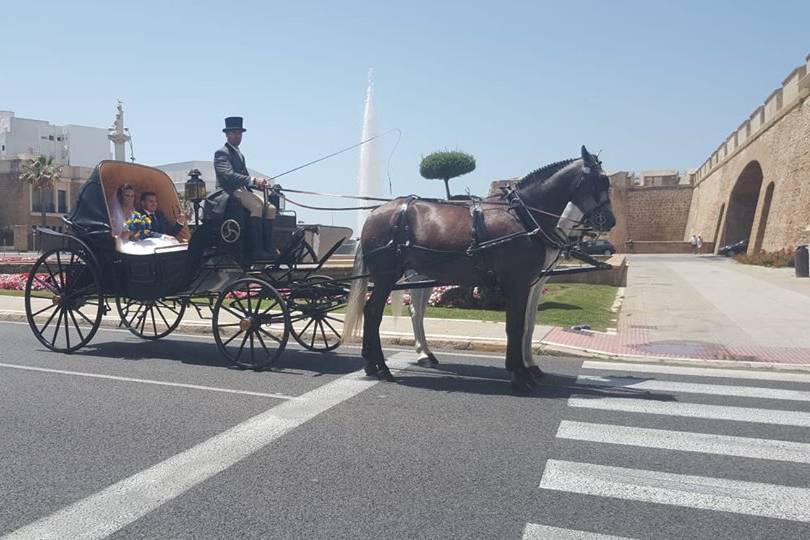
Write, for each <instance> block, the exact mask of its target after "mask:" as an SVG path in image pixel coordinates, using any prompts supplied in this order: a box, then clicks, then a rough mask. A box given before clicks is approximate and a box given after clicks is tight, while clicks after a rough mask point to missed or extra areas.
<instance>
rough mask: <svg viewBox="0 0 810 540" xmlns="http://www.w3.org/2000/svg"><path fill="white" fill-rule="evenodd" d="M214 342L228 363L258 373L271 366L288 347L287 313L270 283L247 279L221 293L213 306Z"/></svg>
mask: <svg viewBox="0 0 810 540" xmlns="http://www.w3.org/2000/svg"><path fill="white" fill-rule="evenodd" d="M213 327H214V339H215V340H216V342H217V346H218V347H219V350H220V352H221V353H222V355H223V356H225V358H227V359H228V360H229V361H230V362H231V363H233V364H235V365H237V366H239V367H241V368H249V369H255V370H257V371H258V370H261V369H264V368H267V367H270V366H271V365H272V364H273V363H274V362H275V361H276V360H277V359H278V357H279V356H281V353H282V352H284V348H285V347H286V346H287V340H288V339H289V337H290V314H289V311H288V310H287V304H286V303H285V302H284V299H283V298H282V297H281V295H280V294H279V293H278V291H276V290H275V289H274V288H273V287H272V286H271V285H270V284H269V283H267V282H266V281H264V280H262V279H258V278H254V277H248V278H243V279H239V280H237V281H235V282H233V283H232V284H230V285H229V286H228V287H227V288H226V289H225V290H224V291H222V292H221V293H220V295H219V297H218V298H217V302H216V304H215V305H214V315H213Z"/></svg>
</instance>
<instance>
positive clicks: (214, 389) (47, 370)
mask: <svg viewBox="0 0 810 540" xmlns="http://www.w3.org/2000/svg"><path fill="white" fill-rule="evenodd" d="M0 368H9V369H21V370H25V371H39V372H43V373H55V374H58V375H74V376H77V377H90V378H92V379H110V380H113V381H123V382H134V383H142V384H155V385H158V386H174V387H178V388H190V389H192V390H207V391H209V392H225V393H228V394H242V395H245V396H259V397H267V398H274V399H292V400H298V399H301V398H297V397H295V396H290V395H288V394H274V393H266V392H251V391H249V390H234V389H231V388H219V387H216V386H205V385H200V384H186V383H175V382H167V381H157V380H153V379H138V378H136V377H119V376H117V375H102V374H100V373H87V372H84V371H70V370H66V369H51V368H41V367H34V366H22V365H18V364H3V363H0Z"/></svg>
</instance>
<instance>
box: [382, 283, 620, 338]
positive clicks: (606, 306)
mask: <svg viewBox="0 0 810 540" xmlns="http://www.w3.org/2000/svg"><path fill="white" fill-rule="evenodd" d="M547 288H548V290H549V292H548V293H547V294H546V295H545V296H543V298H542V300H541V302H540V315H539V317H538V318H537V322H538V324H547V325H551V326H574V325H577V324H589V325H591V328H593V329H594V330H605V329H606V328H615V327H616V314H615V313H613V312H612V311H610V306H612V305H613V301H614V300H615V299H616V287H612V286H610V285H591V284H578V283H551V284H549V285H547ZM385 312H386V314H387V315H391V307H390V306H387V307H386V308H385ZM403 313H405V312H403ZM426 316H427V317H434V318H438V319H469V320H476V321H505V320H506V313H504V312H503V311H491V310H486V309H457V308H442V307H429V308H428V311H427V315H426Z"/></svg>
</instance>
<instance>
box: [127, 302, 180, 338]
mask: <svg viewBox="0 0 810 540" xmlns="http://www.w3.org/2000/svg"><path fill="white" fill-rule="evenodd" d="M115 307H116V308H117V309H118V316H119V317H121V324H123V325H124V326H125V327H126V328H127V329H128V330H129V331H130V332H132V333H133V334H135V335H136V336H138V337H139V338H143V339H150V340H155V339H160V338H163V337H166V336H168V335H169V334H171V333H172V332H174V330H175V329H176V328H177V325H178V324H180V321H181V320H182V319H183V314H184V313H185V312H186V303H185V302H184V301H182V300H177V299H173V300H164V299H157V300H136V299H134V298H121V297H116V298H115Z"/></svg>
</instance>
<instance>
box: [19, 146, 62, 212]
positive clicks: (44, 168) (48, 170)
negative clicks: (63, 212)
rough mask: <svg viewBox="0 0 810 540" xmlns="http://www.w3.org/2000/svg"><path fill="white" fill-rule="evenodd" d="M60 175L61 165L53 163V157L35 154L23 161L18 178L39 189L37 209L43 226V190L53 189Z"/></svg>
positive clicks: (44, 209)
mask: <svg viewBox="0 0 810 540" xmlns="http://www.w3.org/2000/svg"><path fill="white" fill-rule="evenodd" d="M61 175H62V167H59V166H55V165H54V164H53V157H45V156H35V157H33V158H31V159H29V160H27V161H26V162H25V163H23V166H22V172H21V173H20V180H21V181H22V182H25V183H26V184H29V185H30V186H31V187H33V188H34V189H36V190H38V191H39V209H40V211H41V216H42V226H43V227H45V226H46V225H47V221H46V215H45V212H46V207H45V191H46V190H53V187H54V186H55V185H56V183H57V182H58V181H59V178H60V177H61Z"/></svg>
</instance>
